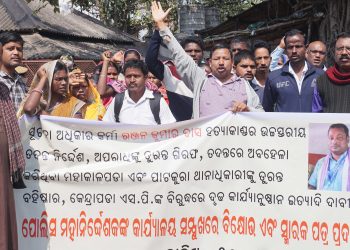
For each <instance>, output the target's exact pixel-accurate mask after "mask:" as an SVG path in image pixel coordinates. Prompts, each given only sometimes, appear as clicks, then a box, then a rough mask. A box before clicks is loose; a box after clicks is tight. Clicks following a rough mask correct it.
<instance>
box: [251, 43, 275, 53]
mask: <svg viewBox="0 0 350 250" xmlns="http://www.w3.org/2000/svg"><path fill="white" fill-rule="evenodd" d="M261 48H265V49H267V51H268V52H269V54H271V48H270V45H269V44H268V43H267V42H266V41H264V40H255V41H254V43H253V45H252V51H253V53H255V51H256V50H257V49H261Z"/></svg>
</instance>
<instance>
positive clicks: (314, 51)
mask: <svg viewBox="0 0 350 250" xmlns="http://www.w3.org/2000/svg"><path fill="white" fill-rule="evenodd" d="M309 51H310V53H311V54H314V55H316V54H317V53H318V54H320V55H322V56H324V55H326V52H325V51H320V50H312V49H310V50H309Z"/></svg>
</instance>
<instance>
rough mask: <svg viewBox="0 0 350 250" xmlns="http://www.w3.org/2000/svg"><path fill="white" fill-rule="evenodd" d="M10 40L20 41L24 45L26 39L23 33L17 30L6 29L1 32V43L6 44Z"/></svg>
mask: <svg viewBox="0 0 350 250" xmlns="http://www.w3.org/2000/svg"><path fill="white" fill-rule="evenodd" d="M9 42H17V43H20V44H21V45H22V47H23V44H24V40H23V38H22V37H21V35H20V34H19V33H17V32H13V31H5V32H2V33H0V44H2V45H5V44H7V43H9Z"/></svg>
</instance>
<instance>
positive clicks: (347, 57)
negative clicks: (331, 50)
mask: <svg viewBox="0 0 350 250" xmlns="http://www.w3.org/2000/svg"><path fill="white" fill-rule="evenodd" d="M339 59H340V60H342V59H350V57H349V56H341V57H340V58H339Z"/></svg>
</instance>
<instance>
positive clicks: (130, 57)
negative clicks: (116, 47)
mask: <svg viewBox="0 0 350 250" xmlns="http://www.w3.org/2000/svg"><path fill="white" fill-rule="evenodd" d="M131 60H136V61H138V60H140V56H139V55H138V54H137V52H136V51H130V52H128V53H127V54H126V56H125V58H124V63H127V62H128V61H131Z"/></svg>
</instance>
